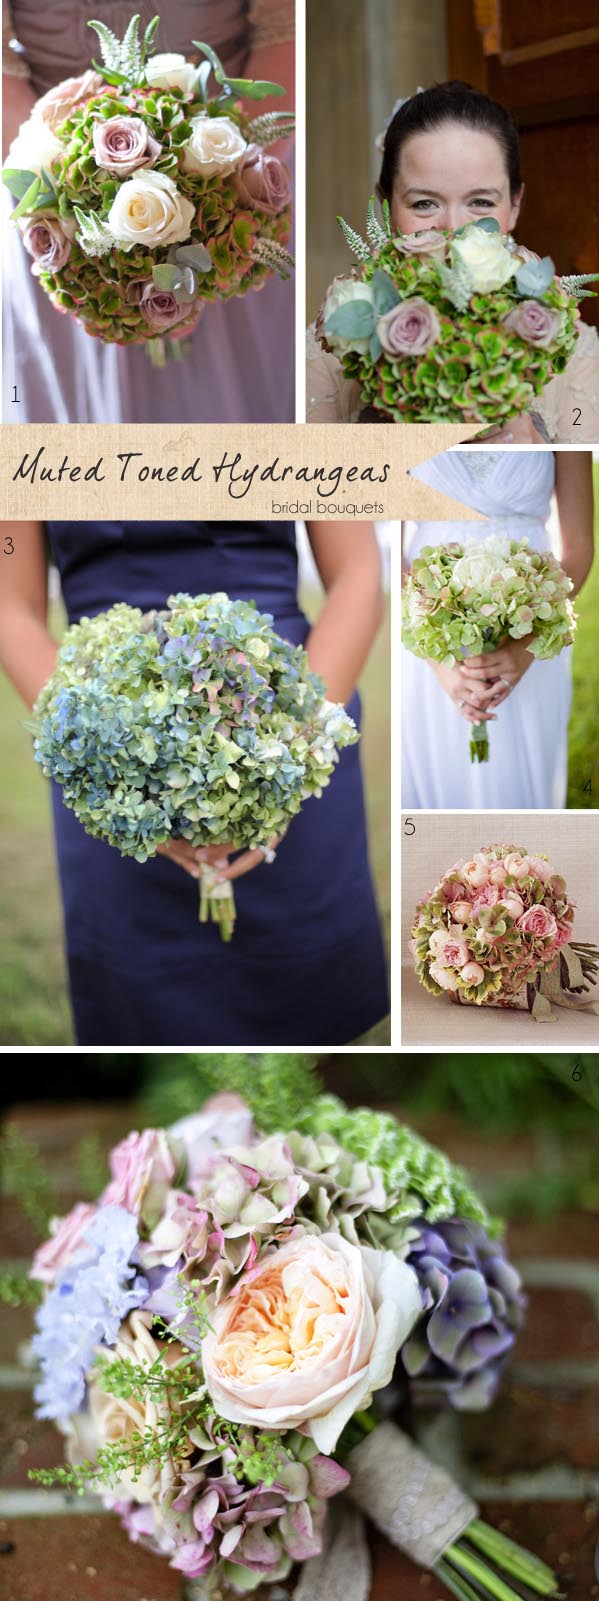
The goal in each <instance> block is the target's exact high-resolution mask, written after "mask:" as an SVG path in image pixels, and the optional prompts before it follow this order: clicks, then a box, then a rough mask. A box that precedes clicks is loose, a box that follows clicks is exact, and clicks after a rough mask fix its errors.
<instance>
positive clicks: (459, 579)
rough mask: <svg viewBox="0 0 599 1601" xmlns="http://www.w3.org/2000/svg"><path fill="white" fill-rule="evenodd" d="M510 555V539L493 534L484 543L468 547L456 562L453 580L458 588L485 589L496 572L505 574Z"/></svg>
mask: <svg viewBox="0 0 599 1601" xmlns="http://www.w3.org/2000/svg"><path fill="white" fill-rule="evenodd" d="M509 556H510V542H509V539H501V538H499V537H497V536H496V535H491V536H490V538H489V539H486V540H485V542H484V544H483V545H474V546H473V548H472V550H468V549H466V550H465V551H464V555H463V556H460V557H459V559H458V561H456V562H454V565H453V568H452V573H451V581H452V584H453V586H454V588H457V589H485V588H487V586H488V584H489V583H490V581H491V579H492V578H493V577H494V575H495V574H496V573H503V574H504V575H505V571H506V566H507V562H508V558H509Z"/></svg>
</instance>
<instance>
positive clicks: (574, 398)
mask: <svg viewBox="0 0 599 1601" xmlns="http://www.w3.org/2000/svg"><path fill="white" fill-rule="evenodd" d="M535 411H538V412H539V414H540V416H541V417H542V419H543V422H544V424H545V427H546V429H547V432H548V435H549V438H550V439H551V441H552V442H553V443H555V444H560V445H562V444H568V443H572V444H577V443H578V444H581V445H583V444H596V442H597V440H598V439H599V336H598V334H597V329H596V328H593V327H592V326H591V324H590V323H588V322H581V323H580V327H579V331H578V339H577V341H576V347H575V350H574V352H573V354H572V356H571V357H570V360H569V362H568V365H567V367H565V368H564V371H563V372H562V373H559V374H558V376H557V377H556V378H552V379H551V382H550V383H548V384H547V388H546V389H545V390H544V391H543V394H542V395H541V396H540V398H539V400H537V401H536V402H535Z"/></svg>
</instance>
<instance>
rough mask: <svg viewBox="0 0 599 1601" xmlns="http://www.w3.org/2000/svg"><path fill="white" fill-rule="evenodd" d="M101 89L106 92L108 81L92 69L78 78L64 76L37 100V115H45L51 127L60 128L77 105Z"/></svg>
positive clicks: (83, 102) (80, 104)
mask: <svg viewBox="0 0 599 1601" xmlns="http://www.w3.org/2000/svg"><path fill="white" fill-rule="evenodd" d="M101 91H104V92H106V82H105V80H104V78H101V77H100V74H99V72H92V71H91V69H90V70H89V71H87V72H83V73H81V75H80V76H79V77H78V78H64V79H63V82H62V83H57V84H56V85H55V87H54V89H48V91H47V94H45V95H42V97H41V100H38V101H37V104H36V107H35V115H36V117H37V116H41V117H43V119H44V122H47V123H48V126H49V127H50V128H52V129H56V128H60V127H61V126H62V124H63V122H66V120H67V117H70V115H71V112H72V111H74V110H75V107H76V106H83V105H85V104H86V101H88V100H91V99H92V98H93V96H94V95H97V94H100V92H101Z"/></svg>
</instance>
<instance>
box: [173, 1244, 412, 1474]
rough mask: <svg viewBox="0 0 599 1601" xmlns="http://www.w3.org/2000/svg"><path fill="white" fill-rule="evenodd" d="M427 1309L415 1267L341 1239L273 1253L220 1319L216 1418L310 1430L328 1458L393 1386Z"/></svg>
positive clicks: (212, 1364) (215, 1341)
mask: <svg viewBox="0 0 599 1601" xmlns="http://www.w3.org/2000/svg"><path fill="white" fill-rule="evenodd" d="M421 1310H422V1305H421V1299H420V1291H419V1288H418V1281H417V1278H416V1275H415V1273H414V1272H413V1270H412V1268H410V1267H408V1266H407V1264H406V1263H405V1262H401V1261H400V1260H399V1259H398V1257H397V1256H396V1255H395V1253H394V1252H392V1251H373V1250H371V1249H370V1248H369V1247H368V1246H358V1245H351V1244H350V1243H349V1241H348V1240H345V1239H343V1238H342V1237H341V1235H339V1234H321V1235H318V1236H317V1235H312V1234H304V1235H302V1236H301V1237H300V1238H295V1239H294V1240H292V1241H290V1242H289V1243H288V1244H287V1245H283V1246H281V1248H280V1250H272V1251H269V1252H268V1253H267V1254H266V1255H265V1256H264V1257H263V1258H262V1260H261V1262H260V1264H259V1266H258V1267H257V1268H256V1269H254V1270H253V1271H252V1272H250V1273H248V1274H247V1275H246V1277H245V1279H241V1280H240V1282H239V1285H238V1287H237V1290H236V1293H235V1294H233V1295H229V1296H228V1297H227V1298H226V1299H225V1300H224V1301H222V1302H221V1304H220V1306H218V1307H217V1308H216V1311H215V1312H213V1314H212V1325H213V1326H212V1331H211V1332H210V1333H209V1334H208V1335H207V1336H206V1338H205V1340H204V1342H203V1345H202V1362H203V1366H204V1375H205V1379H206V1384H207V1386H208V1390H209V1393H210V1395H211V1397H212V1400H213V1402H214V1405H215V1407H216V1410H217V1412H220V1413H221V1415H222V1416H223V1417H225V1418H228V1419H229V1420H230V1421H231V1422H233V1423H248V1424H251V1425H252V1426H254V1427H257V1428H265V1429H277V1430H278V1429H295V1428H298V1427H299V1426H300V1425H302V1424H304V1425H305V1426H306V1432H307V1433H308V1434H310V1435H311V1436H312V1438H313V1440H314V1441H315V1442H316V1445H317V1446H318V1449H319V1451H322V1452H324V1454H325V1455H327V1456H328V1455H330V1453H331V1452H332V1451H334V1449H335V1445H336V1443H337V1440H338V1439H339V1435H340V1434H341V1431H342V1429H343V1428H344V1427H345V1424H346V1423H348V1422H349V1419H350V1418H351V1417H352V1416H353V1414H354V1412H356V1411H358V1410H359V1409H360V1408H361V1407H364V1406H368V1405H369V1404H370V1399H371V1396H372V1394H373V1392H374V1391H375V1390H380V1389H381V1388H382V1387H383V1385H385V1384H388V1383H389V1381H390V1379H391V1375H392V1373H393V1368H394V1364H395V1358H396V1355H397V1352H398V1350H399V1348H400V1346H401V1345H403V1343H404V1341H405V1340H406V1339H407V1336H408V1334H409V1333H410V1330H411V1329H412V1328H413V1327H414V1324H415V1323H416V1321H417V1319H418V1317H419V1316H420V1313H421Z"/></svg>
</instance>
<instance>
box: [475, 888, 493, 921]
mask: <svg viewBox="0 0 599 1601" xmlns="http://www.w3.org/2000/svg"><path fill="white" fill-rule="evenodd" d="M498 900H499V890H498V888H497V885H496V884H483V885H482V888H481V889H479V891H478V893H477V894H476V895H475V897H474V900H473V902H472V915H473V917H476V914H477V912H480V910H481V907H482V906H496V905H497V902H498Z"/></svg>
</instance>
